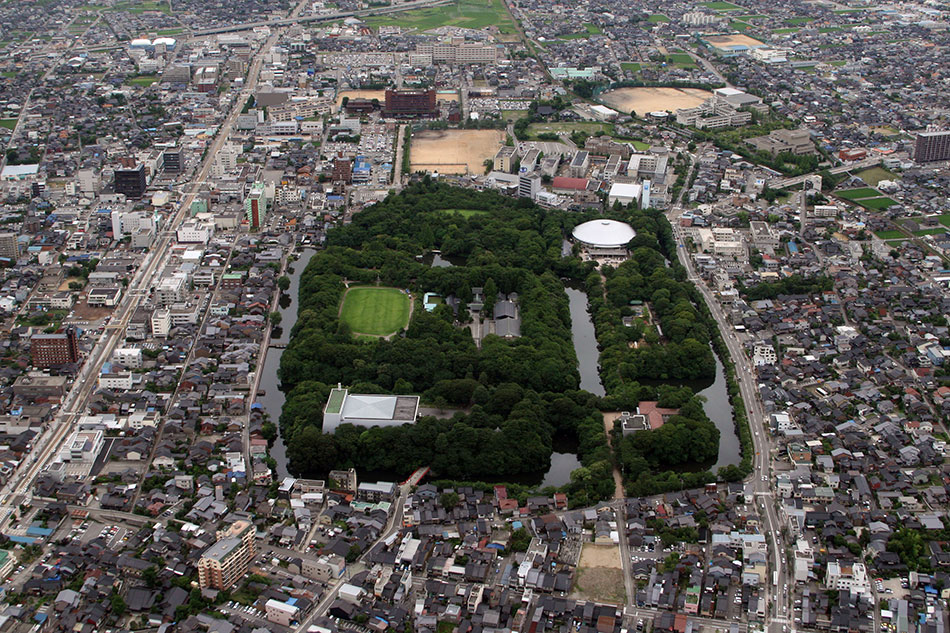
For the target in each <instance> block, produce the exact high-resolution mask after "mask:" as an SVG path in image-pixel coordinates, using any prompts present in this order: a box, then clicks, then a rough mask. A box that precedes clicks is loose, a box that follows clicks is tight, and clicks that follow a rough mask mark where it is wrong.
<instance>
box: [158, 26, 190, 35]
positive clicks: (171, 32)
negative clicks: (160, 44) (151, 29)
mask: <svg viewBox="0 0 950 633" xmlns="http://www.w3.org/2000/svg"><path fill="white" fill-rule="evenodd" d="M184 31H185V29H183V28H180V27H179V28H177V29H161V30H160V31H155V34H156V35H158V36H159V37H168V36H169V35H178V34H179V33H183V32H184Z"/></svg>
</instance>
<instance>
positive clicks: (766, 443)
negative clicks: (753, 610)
mask: <svg viewBox="0 0 950 633" xmlns="http://www.w3.org/2000/svg"><path fill="white" fill-rule="evenodd" d="M681 212H682V208H681V207H678V206H676V207H674V208H673V209H671V210H670V212H669V219H670V223H671V224H672V225H673V227H674V234H675V235H676V236H677V238H676V241H677V245H678V247H677V249H676V250H677V253H678V255H679V260H680V263H681V264H683V266H685V267H686V270H687V273H688V277H689V279H690V281H692V282H693V283H694V284H695V285H696V287H697V288H698V289H699V290H700V292H701V293H702V295H703V298H704V299H705V300H706V304H707V305H708V306H709V309H710V312H711V313H712V315H713V318H715V320H716V323H717V325H718V326H719V331H720V332H721V334H722V337H723V340H724V341H725V343H726V347H727V348H728V349H729V355H730V356H731V357H732V361H733V363H734V364H735V367H736V378H737V379H738V381H739V390H740V393H741V395H742V399H743V401H744V403H745V406H746V412H747V414H748V417H749V426H750V429H751V431H752V443H753V447H754V451H755V455H754V457H753V468H754V471H753V475H752V480H751V485H752V490H753V492H754V496H755V504H756V506H757V510H758V511H759V513H760V515H761V516H762V518H763V521H764V524H763V532H764V534H765V535H766V538H767V539H768V541H769V543H770V546H771V551H770V554H771V559H772V560H771V567H770V571H771V572H775V571H777V572H778V577H779V582H778V586H777V587H776V586H774V585H773V584H772V582H771V580H772V579H771V577H769V578H767V582H766V587H767V590H766V596H767V600H766V604H767V605H768V606H769V607H770V610H769V613H768V615H767V618H766V621H767V622H768V628H769V632H770V633H779V632H781V631H782V627H783V625H785V624H786V623H787V622H788V615H789V602H788V596H789V593H790V591H791V587H790V586H789V585H790V583H789V580H788V573H787V570H786V569H785V567H786V565H785V543H784V536H783V533H782V524H781V523H780V521H779V517H778V513H777V511H776V509H775V504H774V501H773V498H772V496H771V487H770V486H771V476H770V473H771V464H770V461H771V445H770V440H769V437H768V434H767V432H766V430H765V428H766V426H765V420H766V419H767V418H766V415H765V410H764V409H763V407H762V403H761V400H760V399H759V397H758V386H757V379H756V374H755V370H754V368H753V367H752V363H751V362H750V361H749V358H748V357H747V356H746V354H745V352H744V351H743V349H742V346H741V344H740V342H739V338H738V335H737V334H736V331H735V328H733V327H732V325H731V324H730V323H729V322H728V321H727V320H726V318H725V315H724V313H723V311H722V308H721V306H720V304H719V301H718V300H717V299H716V298H715V297H714V296H713V294H712V292H711V291H710V290H709V288H708V287H707V286H706V284H705V282H704V281H703V280H702V279H700V278H699V277H698V276H697V274H696V271H695V270H694V269H693V266H692V261H691V260H690V258H689V255H688V254H687V252H686V248H685V247H682V246H680V245H681V244H682V243H683V242H682V240H681V236H680V234H679V231H678V226H677V225H678V220H679V215H680V214H681Z"/></svg>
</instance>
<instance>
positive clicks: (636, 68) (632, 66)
mask: <svg viewBox="0 0 950 633" xmlns="http://www.w3.org/2000/svg"><path fill="white" fill-rule="evenodd" d="M620 67H621V68H622V69H624V70H629V71H630V72H632V73H638V72H640V64H638V63H637V62H620Z"/></svg>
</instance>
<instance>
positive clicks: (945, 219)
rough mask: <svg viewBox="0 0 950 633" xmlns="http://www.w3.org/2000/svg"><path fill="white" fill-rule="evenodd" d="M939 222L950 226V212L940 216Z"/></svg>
mask: <svg viewBox="0 0 950 633" xmlns="http://www.w3.org/2000/svg"><path fill="white" fill-rule="evenodd" d="M937 222H940V224H942V225H944V226H947V227H950V213H945V214H944V215H941V216H940V217H938V218H937Z"/></svg>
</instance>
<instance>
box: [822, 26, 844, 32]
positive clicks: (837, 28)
mask: <svg viewBox="0 0 950 633" xmlns="http://www.w3.org/2000/svg"><path fill="white" fill-rule="evenodd" d="M843 30H844V28H842V27H840V26H823V27H821V28H820V29H818V32H819V33H836V32H838V31H843Z"/></svg>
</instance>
